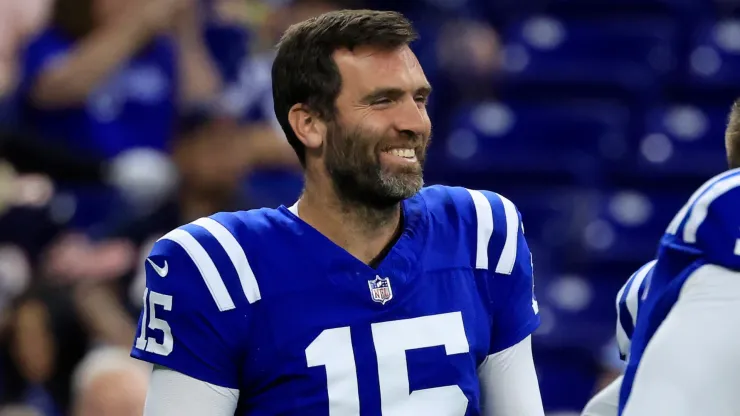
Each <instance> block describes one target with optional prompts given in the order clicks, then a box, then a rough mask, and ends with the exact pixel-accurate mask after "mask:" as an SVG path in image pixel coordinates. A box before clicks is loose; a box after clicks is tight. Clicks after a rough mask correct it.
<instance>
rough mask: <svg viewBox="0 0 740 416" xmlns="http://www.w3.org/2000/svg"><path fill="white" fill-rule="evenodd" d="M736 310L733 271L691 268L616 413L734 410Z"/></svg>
mask: <svg viewBox="0 0 740 416" xmlns="http://www.w3.org/2000/svg"><path fill="white" fill-rule="evenodd" d="M739 309H740V273H739V272H733V271H731V270H729V269H725V268H722V267H719V266H714V265H706V266H703V267H701V268H700V269H698V270H697V271H696V272H694V274H693V275H692V276H691V277H689V279H688V280H687V281H686V283H685V284H684V287H683V288H682V290H681V295H680V296H679V298H678V301H677V302H676V304H675V305H674V306H673V308H672V309H671V312H670V313H669V314H668V316H667V317H666V319H665V320H664V321H663V322H662V324H661V325H660V327H659V328H658V330H657V331H656V333H655V335H654V336H653V337H652V338H651V340H650V342H649V343H648V345H647V348H646V349H645V352H644V353H643V355H642V357H641V360H640V365H639V367H638V369H637V373H636V375H635V379H634V381H633V383H632V388H631V390H630V392H629V398H628V399H627V402H626V405H625V407H624V410H623V412H622V415H623V416H648V415H649V416H653V415H671V416H693V415H713V416H724V415H728V416H729V415H736V414H737V410H738V408H740V398H739V397H738V394H737V386H738V385H740V372H738V371H737V366H736V365H734V364H735V363H736V362H737V352H738V351H740V336H739V335H738V334H740V331H739V326H738V320H737V311H738V310H739ZM624 393H625V392H624V391H623V392H622V394H624Z"/></svg>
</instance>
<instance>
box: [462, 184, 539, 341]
mask: <svg viewBox="0 0 740 416" xmlns="http://www.w3.org/2000/svg"><path fill="white" fill-rule="evenodd" d="M471 195H472V197H473V202H474V204H475V208H476V216H477V219H478V221H477V224H478V233H477V236H478V241H477V245H478V253H476V260H475V262H476V268H477V269H481V268H485V269H487V271H488V272H487V273H485V276H486V279H485V281H484V282H481V285H480V286H482V288H483V289H482V291H483V292H485V293H483V294H482V295H483V299H485V301H486V302H487V303H488V307H489V312H490V314H491V318H492V324H491V341H490V347H489V354H495V353H497V352H499V351H503V350H505V349H507V348H509V347H511V346H512V345H515V344H517V343H519V342H520V341H522V340H523V339H525V338H526V337H527V336H529V335H530V334H532V332H534V330H535V329H537V327H538V326H539V324H540V317H539V308H538V306H537V299H536V297H535V295H534V277H533V262H532V253H531V252H530V251H529V246H528V245H527V241H526V239H525V238H524V228H523V226H522V221H521V215H520V213H519V211H518V210H517V208H516V206H514V204H513V203H512V202H511V201H509V200H508V199H506V198H504V197H503V196H500V195H498V194H496V193H493V192H479V191H471ZM489 230H490V231H489ZM489 232H490V234H488V233H489ZM487 234H488V235H490V238H488V241H487V243H486V241H485V240H486V236H487ZM483 247H485V248H486V251H485V260H484V259H483V258H482V257H483Z"/></svg>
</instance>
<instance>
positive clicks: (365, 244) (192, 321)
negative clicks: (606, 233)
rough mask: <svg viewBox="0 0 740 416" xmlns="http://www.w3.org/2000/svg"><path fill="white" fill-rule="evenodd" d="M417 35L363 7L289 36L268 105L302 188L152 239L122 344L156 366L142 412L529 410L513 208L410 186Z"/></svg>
mask: <svg viewBox="0 0 740 416" xmlns="http://www.w3.org/2000/svg"><path fill="white" fill-rule="evenodd" d="M415 37H416V34H415V32H414V29H413V27H412V26H411V24H410V23H409V21H408V20H406V19H405V18H404V17H403V16H402V15H400V14H397V13H392V12H376V11H368V10H352V11H338V12H331V13H327V14H324V15H321V16H319V17H317V18H313V19H309V20H307V21H305V22H302V23H299V24H297V25H295V26H293V27H291V28H290V29H289V30H288V31H287V32H286V33H285V35H284V36H283V38H282V40H281V42H280V45H279V47H278V53H277V57H276V59H275V62H274V64H273V95H274V101H275V111H276V115H277V118H278V120H279V121H280V124H281V125H282V128H283V130H284V132H285V134H286V136H287V138H288V140H289V142H290V143H291V145H292V146H293V148H294V149H295V151H296V153H297V155H298V157H299V159H300V160H301V163H302V164H303V167H304V170H305V190H304V192H303V195H302V196H301V198H300V200H299V201H298V202H297V203H296V204H295V205H294V206H292V207H290V208H286V207H280V208H278V209H274V210H273V209H263V210H254V211H248V212H237V213H220V214H216V215H213V216H211V217H209V218H202V219H199V220H197V221H194V222H193V223H190V224H187V225H185V226H182V227H180V228H178V229H176V230H174V231H172V232H170V233H168V234H167V235H165V236H164V237H163V238H162V239H160V240H159V241H158V242H157V243H156V244H155V246H154V248H153V249H152V252H151V254H150V256H149V258H148V261H147V266H146V267H147V289H146V291H145V294H144V297H145V302H144V304H145V307H144V310H143V311H142V314H141V320H140V322H139V330H138V334H137V339H136V342H135V345H134V348H133V352H132V355H133V356H134V357H136V358H139V359H142V360H145V361H149V362H151V363H154V364H155V370H154V373H153V375H152V384H151V388H150V391H149V396H148V399H147V405H146V411H145V414H146V415H157V416H168V415H179V416H181V415H186V416H187V415H213V416H226V415H234V414H237V415H278V414H280V415H317V416H359V415H360V414H363V415H383V416H396V415H397V416H402V415H403V416H413V415H425V416H463V415H471V416H472V415H485V416H541V415H543V410H542V403H541V399H540V396H539V388H538V385H537V377H536V374H535V369H534V365H533V362H532V351H531V340H530V334H531V333H532V332H533V331H534V330H535V329H536V327H537V326H538V324H539V317H538V315H537V303H536V301H535V299H534V294H533V291H532V289H533V280H532V266H531V258H530V251H529V248H528V247H527V243H526V241H525V239H524V235H523V228H522V225H521V219H520V216H519V213H518V211H517V209H516V207H515V206H514V204H512V203H511V202H510V201H509V200H507V199H506V198H504V197H502V196H500V195H498V194H495V193H493V192H487V191H473V190H467V189H464V188H450V187H442V186H433V187H428V188H424V189H422V186H423V183H424V181H423V176H422V167H423V164H424V156H425V151H426V148H427V146H428V144H429V139H430V135H431V122H430V120H429V117H428V115H427V112H426V102H427V98H428V96H429V94H430V92H431V88H430V86H429V83H428V82H427V79H426V77H425V75H424V72H423V70H422V68H421V66H420V65H419V62H418V60H417V59H416V57H415V55H414V54H413V53H412V52H411V49H410V48H409V43H410V42H412V41H413V40H414V39H415Z"/></svg>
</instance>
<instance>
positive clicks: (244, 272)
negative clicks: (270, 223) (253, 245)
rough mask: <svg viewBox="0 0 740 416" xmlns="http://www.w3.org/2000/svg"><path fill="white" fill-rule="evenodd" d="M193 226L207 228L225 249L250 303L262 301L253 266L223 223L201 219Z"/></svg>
mask: <svg viewBox="0 0 740 416" xmlns="http://www.w3.org/2000/svg"><path fill="white" fill-rule="evenodd" d="M193 224H195V225H198V226H200V227H203V228H205V229H206V231H208V232H209V233H211V235H213V236H214V237H215V238H216V240H218V242H219V243H220V244H221V247H223V248H224V251H226V254H227V255H228V256H229V259H231V263H232V264H233V265H234V268H235V269H236V273H237V274H238V275H239V282H240V283H241V286H242V290H243V291H244V295H245V296H246V297H247V300H248V301H249V303H254V302H257V301H258V300H260V299H261V296H260V288H259V285H258V284H257V279H256V278H255V276H254V272H253V271H252V266H250V265H249V260H247V254H246V253H245V252H244V248H242V246H241V244H239V242H238V241H237V240H236V238H234V236H233V235H232V234H231V232H230V231H229V230H228V229H227V228H226V227H224V226H223V225H222V224H221V223H219V222H218V221H216V220H214V219H211V218H200V219H198V220H196V221H194V222H193Z"/></svg>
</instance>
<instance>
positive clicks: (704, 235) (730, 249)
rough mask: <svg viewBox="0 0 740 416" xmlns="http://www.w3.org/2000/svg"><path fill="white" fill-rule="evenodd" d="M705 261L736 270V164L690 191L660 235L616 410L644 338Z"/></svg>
mask: <svg viewBox="0 0 740 416" xmlns="http://www.w3.org/2000/svg"><path fill="white" fill-rule="evenodd" d="M707 264H713V265H717V266H721V267H724V268H727V269H731V270H740V169H733V170H730V171H727V172H724V173H722V174H720V175H717V176H715V177H714V178H712V179H710V180H709V181H707V182H706V183H705V184H704V185H702V186H701V187H700V188H699V189H698V190H697V191H696V192H694V194H693V195H692V196H691V198H690V199H689V201H688V202H687V203H686V205H684V206H683V207H682V208H681V210H680V211H679V212H678V214H676V216H675V217H674V218H673V220H672V221H671V223H670V224H669V225H668V229H667V230H666V233H665V235H664V236H663V238H662V239H661V242H660V245H659V247H658V255H657V262H656V263H655V265H654V267H653V270H652V273H651V278H650V281H649V283H648V285H647V286H646V288H645V289H644V291H645V293H644V294H643V298H644V300H643V303H642V305H641V308H640V313H639V314H638V316H637V320H636V324H635V328H634V333H633V336H632V345H631V348H630V357H629V363H628V364H627V369H626V371H625V376H624V380H623V382H622V389H621V392H620V400H619V408H620V414H621V411H622V409H623V408H624V406H625V404H626V403H627V400H628V398H629V395H630V391H631V389H632V383H633V381H634V377H635V373H636V371H637V368H638V365H639V362H640V358H641V357H642V354H643V352H644V351H645V348H646V346H647V344H648V342H649V341H650V339H651V337H652V336H653V334H655V332H656V330H657V329H658V327H659V326H660V324H661V323H662V322H663V320H664V319H665V317H666V316H667V315H668V313H669V312H670V310H671V308H672V307H673V305H674V304H675V303H676V301H677V300H678V296H679V293H680V291H681V288H682V287H683V284H684V283H685V282H686V281H687V279H689V278H690V277H691V276H692V274H693V273H694V272H695V271H696V270H697V269H699V268H700V267H701V266H704V265H707ZM677 348H680V346H677Z"/></svg>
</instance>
